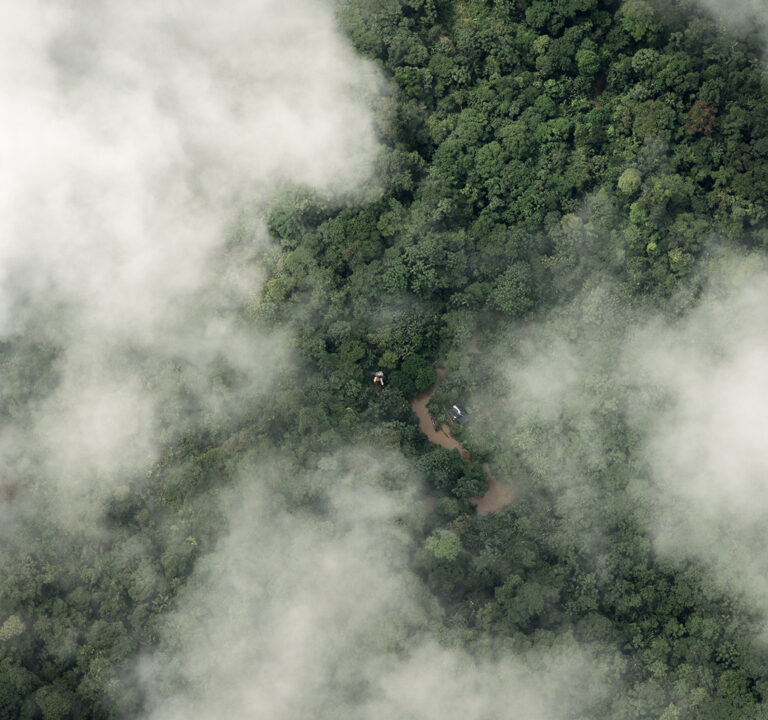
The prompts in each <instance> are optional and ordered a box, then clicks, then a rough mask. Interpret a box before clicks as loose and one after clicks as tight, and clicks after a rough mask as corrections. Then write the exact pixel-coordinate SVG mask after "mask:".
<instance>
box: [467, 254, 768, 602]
mask: <svg viewBox="0 0 768 720" xmlns="http://www.w3.org/2000/svg"><path fill="white" fill-rule="evenodd" d="M697 273H698V277H699V280H697V282H699V281H701V282H702V283H703V290H702V293H701V297H700V298H699V299H698V300H697V301H696V302H695V303H694V304H693V305H692V307H689V309H688V310H686V311H685V312H684V313H680V314H677V315H675V316H671V315H670V314H669V313H667V314H666V315H664V314H662V313H661V312H660V311H659V310H658V309H657V308H655V307H653V306H652V305H650V304H649V303H643V304H641V303H638V302H634V303H633V302H630V301H628V300H627V298H626V296H624V295H622V293H621V291H620V289H619V288H617V287H614V286H611V285H610V284H605V283H601V282H600V281H599V280H597V279H592V280H590V281H589V282H587V283H586V284H585V286H584V288H583V289H582V291H581V292H580V293H579V294H578V295H577V296H576V297H575V299H574V300H573V301H572V302H571V303H569V304H567V305H563V306H560V307H558V308H556V309H554V310H553V311H551V312H550V313H549V314H548V315H547V316H546V317H545V318H542V319H540V320H539V321H537V322H535V323H532V324H530V325H529V326H527V327H525V328H523V329H520V330H518V331H517V332H516V333H515V334H513V335H511V336H509V337H507V338H505V339H504V340H503V341H502V342H501V344H500V346H499V348H497V350H498V353H499V354H498V356H496V362H497V363H498V366H499V367H501V368H503V372H504V377H505V388H506V391H507V393H508V394H507V396H506V401H505V402H504V403H501V404H499V403H498V401H496V404H495V405H492V404H491V403H490V401H489V406H490V407H494V411H493V414H492V415H491V416H490V417H489V418H488V420H487V425H481V424H480V423H483V422H485V421H484V420H483V419H482V418H481V419H480V423H476V432H478V433H487V434H488V435H489V436H491V437H494V436H498V437H499V438H500V442H501V448H502V449H501V450H500V452H501V454H502V455H503V456H504V457H505V458H506V462H507V464H508V466H510V467H514V466H515V465H516V463H517V464H519V467H521V469H522V471H523V473H524V474H523V475H521V477H525V476H527V477H528V478H529V479H528V480H527V481H525V482H524V483H523V485H522V486H521V488H520V491H521V492H523V493H524V492H525V491H526V487H528V485H530V486H531V487H534V488H535V487H540V488H544V489H545V490H547V491H549V492H550V493H551V496H552V503H553V505H554V507H555V508H556V509H557V510H558V511H559V512H560V513H561V515H562V522H563V523H564V524H565V525H566V526H567V527H568V528H569V531H568V532H569V535H570V537H574V538H578V539H579V541H580V542H581V543H582V547H583V549H584V551H585V552H586V553H589V552H591V551H592V550H595V549H597V551H598V552H603V551H604V550H605V542H606V538H607V537H608V534H609V533H610V532H612V531H613V530H614V529H615V528H616V527H618V526H620V524H621V522H624V521H625V520H626V518H629V517H632V518H634V520H633V522H634V521H638V520H641V521H642V522H643V523H645V530H646V531H647V533H648V534H649V535H650V537H652V538H653V539H654V541H655V546H656V549H657V550H658V551H659V552H661V553H662V555H663V556H665V557H667V558H670V559H676V560H677V559H681V558H682V559H695V560H697V561H699V562H702V563H704V565H705V566H706V567H708V568H710V569H711V570H713V571H714V572H715V576H716V577H718V578H719V580H720V581H721V584H722V587H723V588H727V589H728V590H729V591H731V592H734V593H736V594H740V593H748V594H750V595H751V596H752V597H753V599H754V600H755V602H756V603H757V606H758V607H762V608H763V609H764V610H765V611H766V612H767V613H768V603H766V601H765V598H766V597H768V563H766V562H765V560H764V553H763V552H762V550H761V549H760V548H762V547H764V546H765V544H766V543H767V542H768V534H767V533H766V531H765V528H764V518H765V515H766V512H768V482H766V478H768V445H767V444H766V441H765V438H766V434H767V433H768V406H767V405H766V403H765V397H766V395H767V394H768V339H767V338H768V313H766V310H765V309H766V307H768V275H767V274H766V269H765V263H764V261H762V260H761V259H760V258H759V257H758V256H755V255H749V256H740V257H734V256H733V255H731V254H729V253H726V252H724V251H717V250H715V249H714V247H713V248H711V252H710V254H708V257H707V259H706V260H704V261H702V263H701V265H700V267H699V268H698V269H697ZM685 297H686V300H685V302H684V303H683V305H685V306H688V305H689V304H690V303H691V297H692V294H691V293H690V292H686V294H685ZM670 304H671V306H676V305H677V303H675V302H674V301H672V302H671V303H670ZM510 356H511V357H510ZM628 453H629V454H628ZM526 483H528V484H526Z"/></svg>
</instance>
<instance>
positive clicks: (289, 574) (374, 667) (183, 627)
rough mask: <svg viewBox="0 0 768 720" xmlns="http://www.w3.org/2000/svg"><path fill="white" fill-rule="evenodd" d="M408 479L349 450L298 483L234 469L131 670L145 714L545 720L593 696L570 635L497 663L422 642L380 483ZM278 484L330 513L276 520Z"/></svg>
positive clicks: (412, 580)
mask: <svg viewBox="0 0 768 720" xmlns="http://www.w3.org/2000/svg"><path fill="white" fill-rule="evenodd" d="M265 465H266V466H265ZM408 474H409V473H408V468H407V467H406V466H405V465H404V464H403V461H402V460H401V459H399V458H397V457H394V456H393V457H386V456H382V455H381V453H376V454H375V455H372V454H370V453H368V452H361V451H358V452H354V453H345V454H342V455H338V456H334V457H327V458H324V459H323V460H321V462H320V468H319V469H318V470H317V472H316V473H315V474H314V477H313V478H311V479H310V480H307V479H306V478H294V479H293V480H291V479H290V478H286V477H282V476H281V475H280V473H279V472H278V471H277V470H276V469H274V468H270V467H269V465H268V464H265V463H261V467H260V468H259V469H258V470H250V471H247V472H246V473H245V475H244V484H243V487H242V489H241V490H240V491H238V492H237V493H235V494H234V495H233V496H232V497H230V498H229V508H230V510H229V512H228V515H229V517H230V530H229V533H228V535H227V536H226V537H224V538H223V539H222V541H221V542H220V544H219V547H218V549H217V550H216V551H215V552H214V553H213V554H211V555H210V556H208V557H206V558H205V559H204V560H202V561H201V562H200V563H199V564H198V565H197V567H196V569H195V573H194V575H193V577H192V578H191V580H190V582H189V583H188V585H187V587H186V588H185V590H184V592H183V594H182V597H181V600H180V605H179V609H178V610H177V611H176V612H175V613H173V614H172V615H171V616H170V617H169V618H168V619H167V623H166V626H165V628H164V630H163V641H162V643H161V645H162V646H164V648H165V650H164V651H161V652H160V653H158V654H157V656H156V657H155V658H154V660H153V661H148V662H147V664H146V665H145V666H144V669H143V672H144V675H145V683H146V684H147V687H148V688H149V705H150V708H151V709H150V711H149V713H148V716H147V717H148V718H149V720H158V719H159V718H164V719H166V718H167V719H168V720H176V719H177V718H188V717H190V716H193V715H194V716H195V717H198V718H202V719H204V720H207V719H208V718H217V717H222V716H226V717H229V718H233V720H239V719H240V718H252V717H279V718H281V719H283V720H299V719H302V720H303V719H307V720H308V719H309V718H338V719H339V720H344V719H345V718H349V719H350V720H351V719H352V718H356V719H359V718H363V719H365V720H389V719H390V718H419V719H420V720H422V719H423V720H429V719H432V718H434V720H438V719H439V720H454V719H456V720H459V719H461V720H481V719H483V718H489V717H509V716H512V717H521V718H522V717H525V718H531V719H532V720H545V719H546V720H556V719H557V718H566V717H577V716H578V712H579V710H580V709H581V708H585V707H587V706H588V704H589V703H592V702H595V701H596V700H597V699H598V698H600V697H605V696H606V693H607V692H608V690H609V680H610V679H611V677H610V673H609V672H608V670H607V669H606V670H603V671H598V669H597V668H596V667H595V666H594V664H593V662H592V660H591V657H590V655H589V653H588V652H586V651H585V650H582V649H579V648H578V647H575V646H574V645H573V644H570V643H569V642H568V639H567V638H564V639H562V642H561V643H560V644H559V646H557V647H555V648H554V649H552V648H550V649H548V650H547V651H544V652H539V653H536V654H535V655H534V654H531V655H530V656H526V657H519V656H518V657H515V656H513V655H511V654H507V655H506V657H505V659H503V660H499V661H492V660H490V659H488V660H482V659H480V660H478V659H477V658H473V657H471V656H470V655H469V654H467V653H466V652H464V651H461V650H453V649H448V648H445V647H442V646H440V645H438V644H437V643H436V642H435V641H434V640H432V639H430V635H429V632H428V617H429V616H432V617H434V613H435V612H436V607H434V605H433V603H434V600H433V599H431V598H430V596H429V594H428V593H427V591H426V589H425V588H424V586H423V585H422V584H421V582H420V581H419V579H418V578H417V577H416V575H415V574H414V573H413V572H412V570H410V569H409V565H410V559H409V557H410V555H411V553H412V549H411V547H410V540H409V537H410V535H409V533H408V531H407V527H408V525H409V517H410V516H411V514H412V513H413V512H414V504H413V499H412V498H411V497H410V491H409V492H406V491H404V490H393V491H385V490H384V489H382V478H386V477H390V478H394V477H397V476H398V475H399V476H401V477H407V476H408ZM290 482H305V483H306V482H309V483H310V484H311V485H314V486H316V487H323V488H331V491H330V494H329V496H328V506H327V511H326V512H324V513H322V514H320V515H318V514H313V513H307V514H297V513H295V512H294V513H291V514H289V513H287V512H286V511H284V510H282V509H281V502H280V499H279V498H280V494H279V493H277V492H276V491H275V490H276V489H279V488H280V487H284V486H285V485H286V484H288V483H290ZM386 484H390V483H386ZM270 488H272V489H270ZM614 679H615V678H614Z"/></svg>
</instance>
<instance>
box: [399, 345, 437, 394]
mask: <svg viewBox="0 0 768 720" xmlns="http://www.w3.org/2000/svg"><path fill="white" fill-rule="evenodd" d="M435 380H437V371H436V370H435V368H434V366H433V365H432V364H431V363H430V362H429V361H428V360H427V359H426V358H424V357H421V356H420V355H410V356H409V357H407V358H406V359H405V360H403V362H402V364H401V365H400V368H399V370H396V371H395V372H393V373H392V375H391V376H390V384H391V385H392V387H394V388H396V389H397V390H399V391H400V392H401V393H402V394H403V395H405V397H411V396H413V395H416V393H420V392H421V391H422V390H427V389H428V388H431V387H432V386H433V385H434V384H435Z"/></svg>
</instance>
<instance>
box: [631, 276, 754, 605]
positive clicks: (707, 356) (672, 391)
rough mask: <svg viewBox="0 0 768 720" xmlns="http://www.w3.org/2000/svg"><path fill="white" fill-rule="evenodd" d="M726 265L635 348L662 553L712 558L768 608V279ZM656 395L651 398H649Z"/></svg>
mask: <svg viewBox="0 0 768 720" xmlns="http://www.w3.org/2000/svg"><path fill="white" fill-rule="evenodd" d="M761 265H762V264H761V263H756V262H744V263H740V264H739V265H738V266H736V268H735V269H734V268H729V269H722V275H719V276H718V277H719V278H720V279H718V280H714V281H713V282H712V283H710V288H709V289H708V291H707V293H706V294H705V296H704V298H703V300H702V302H701V304H700V305H699V306H698V307H697V308H696V309H695V310H694V311H693V312H692V313H690V314H689V315H688V316H687V317H685V318H684V319H682V320H679V321H677V322H674V323H669V324H662V323H660V322H653V323H651V324H649V325H647V326H645V327H644V328H642V329H641V330H639V331H638V332H637V333H636V335H635V336H634V337H633V338H632V339H631V340H630V342H629V343H628V344H627V349H626V356H625V362H626V371H627V372H629V374H630V376H634V377H636V378H638V379H639V381H640V386H641V387H642V388H644V389H645V390H646V393H645V394H644V395H643V396H641V397H639V398H638V399H637V400H636V401H635V403H633V413H632V416H633V418H634V422H635V423H636V424H637V425H638V427H639V428H642V429H643V430H644V431H645V432H646V433H647V439H646V442H645V453H646V456H647V460H648V462H649V464H650V467H651V469H652V471H653V475H654V477H655V479H656V492H657V493H658V494H659V502H658V508H659V519H658V522H659V525H658V527H657V528H656V531H657V538H658V541H659V547H660V549H662V550H664V551H666V552H668V553H670V554H673V555H679V554H681V553H682V554H684V555H685V554H688V555H692V556H694V557H697V558H699V559H701V560H703V561H704V562H706V563H708V564H709V565H710V566H711V567H713V568H714V569H715V571H716V572H717V574H718V576H719V577H720V578H721V579H722V580H723V581H724V582H725V583H727V584H728V585H729V586H730V587H731V588H733V589H735V590H737V591H743V592H747V593H749V594H750V595H752V596H753V599H754V600H755V602H756V603H757V604H758V606H761V607H762V608H763V609H764V610H765V611H766V612H767V613H768V600H766V598H768V561H767V560H766V559H765V553H764V548H765V546H766V543H768V530H766V528H765V517H766V513H768V443H767V442H766V437H768V404H766V397H768V312H767V311H766V308H768V274H766V272H765V268H764V267H762V266H761ZM649 400H650V402H648V401H649Z"/></svg>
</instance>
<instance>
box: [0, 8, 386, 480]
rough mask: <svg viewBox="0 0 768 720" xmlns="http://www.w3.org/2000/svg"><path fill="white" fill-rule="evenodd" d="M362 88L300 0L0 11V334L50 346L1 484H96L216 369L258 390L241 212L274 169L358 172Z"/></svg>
mask: <svg viewBox="0 0 768 720" xmlns="http://www.w3.org/2000/svg"><path fill="white" fill-rule="evenodd" d="M378 84H379V78H378V77H377V76H376V74H375V73H374V72H373V71H372V70H371V68H370V67H369V66H367V65H366V64H365V63H364V62H363V61H362V60H360V59H358V58H357V57H355V55H354V53H353V51H352V49H351V48H350V47H349V46H348V44H347V43H346V42H345V41H344V40H343V39H342V38H341V37H340V36H339V35H338V33H337V31H336V29H335V26H334V18H333V14H332V12H331V10H330V8H329V7H328V6H327V5H326V4H324V3H322V2H318V1H315V0H297V1H296V2H292V3H290V4H288V5H287V4H285V3H282V2H271V1H270V0H256V1H251V0H248V1H246V0H233V1H232V2H228V3H225V4H222V5H216V4H213V5H212V4H211V3H208V2H202V0H192V1H191V2H185V3H177V2H170V3H166V2H163V3H132V2H123V1H122V0H108V1H107V2H91V1H90V0H74V1H73V2H66V3H65V2H49V1H47V0H30V2H24V3H16V4H12V5H9V6H8V7H7V8H6V11H5V13H4V18H3V22H2V24H1V26H0V94H2V96H3V98H4V100H3V108H4V115H3V134H2V138H1V139H0V340H5V339H14V338H19V337H21V336H23V337H24V338H25V341H26V342H29V343H42V344H43V345H45V346H50V347H52V348H54V349H55V351H56V360H55V362H54V365H53V369H52V373H53V376H54V377H55V379H56V381H55V383H53V387H52V389H49V391H48V393H47V396H46V399H45V400H43V401H41V402H38V403H37V405H36V406H34V407H33V408H31V409H29V410H28V412H26V413H24V414H23V417H22V416H21V415H20V416H19V418H18V419H17V422H15V423H14V424H11V425H6V427H5V429H4V430H3V432H2V436H0V463H2V464H3V465H4V466H5V467H6V468H14V472H15V481H16V482H20V477H21V475H22V474H24V472H25V471H26V469H29V468H33V469H34V473H33V474H37V475H40V474H41V472H42V473H43V474H45V475H47V477H48V479H49V481H55V483H56V484H57V485H58V486H59V487H60V489H62V490H65V491H66V492H68V493H70V492H73V491H77V492H80V491H82V490H85V489H87V488H89V487H93V486H95V485H104V484H105V483H111V482H112V483H113V482H116V481H118V480H119V479H121V477H124V476H125V475H126V474H128V473H135V472H136V471H138V470H140V469H141V468H143V467H145V466H146V465H147V463H148V462H149V461H151V459H152V458H153V453H154V451H155V449H156V441H157V439H158V436H159V435H160V436H161V435H162V430H163V427H164V425H163V423H164V421H165V420H168V421H169V422H171V424H175V425H176V426H177V427H179V426H180V425H183V422H184V414H185V408H184V407H181V406H180V407H179V408H177V409H176V410H173V404H172V402H171V399H172V396H173V393H174V392H177V391H178V386H179V385H183V393H184V394H185V395H186V397H187V398H191V400H189V402H191V403H193V404H196V405H199V406H202V407H204V408H208V409H209V410H210V411H212V412H216V411H217V410H220V409H221V408H222V407H223V406H225V405H228V404H229V403H232V404H233V405H232V407H234V401H235V395H232V394H230V395H227V393H226V389H225V388H222V387H221V385H220V384H219V385H218V386H217V384H216V377H217V372H218V371H217V369H216V368H220V367H221V366H222V365H225V366H226V367H228V368H230V369H233V370H234V371H235V372H238V373H239V374H240V375H241V377H242V381H241V387H240V388H239V389H238V393H237V395H236V397H242V396H243V395H244V394H245V395H247V394H248V393H247V392H246V393H244V392H243V390H244V388H245V390H249V391H256V390H258V388H259V387H262V388H263V387H266V386H267V385H268V383H269V379H270V377H271V375H272V372H273V370H274V369H275V367H276V366H277V364H278V363H279V362H281V361H282V360H284V354H283V351H282V345H281V343H280V341H279V340H278V339H277V338H274V337H270V338H267V337H259V336H256V335H255V333H254V331H253V330H252V329H244V328H243V327H242V326H241V325H240V324H239V322H238V320H237V313H236V309H237V307H238V306H241V305H242V304H244V303H245V302H246V301H247V298H248V295H249V294H251V293H256V292H258V288H259V284H260V282H261V270H260V267H259V263H258V254H259V252H260V251H261V250H263V248H264V245H265V243H266V242H267V241H266V238H265V233H264V229H263V225H262V223H261V221H260V220H259V211H260V210H261V209H263V208H264V206H265V204H266V202H267V201H268V200H269V199H270V197H272V196H273V195H274V193H275V192H276V191H277V190H278V189H279V188H280V187H281V186H283V185H284V184H286V183H290V184H301V185H308V186H311V187H312V188H315V189H317V190H318V191H322V192H347V191H350V190H352V189H353V188H355V187H357V186H359V184H360V183H362V182H363V181H365V180H366V178H367V177H368V172H369V167H370V164H371V162H372V158H373V154H374V153H375V149H376V142H375V134H374V130H373V126H372V117H371V112H370V105H371V99H372V98H373V97H374V96H375V94H376V93H377V92H378V89H379V88H378ZM234 234H237V235H238V238H239V240H240V242H239V243H237V244H230V246H229V247H228V246H227V240H228V238H230V239H231V238H232V236H233V235H234ZM230 409H231V408H230ZM163 413H164V414H165V415H163ZM174 413H175V414H174ZM168 415H170V418H167V417H165V416H168Z"/></svg>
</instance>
